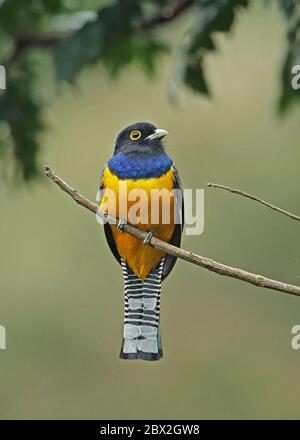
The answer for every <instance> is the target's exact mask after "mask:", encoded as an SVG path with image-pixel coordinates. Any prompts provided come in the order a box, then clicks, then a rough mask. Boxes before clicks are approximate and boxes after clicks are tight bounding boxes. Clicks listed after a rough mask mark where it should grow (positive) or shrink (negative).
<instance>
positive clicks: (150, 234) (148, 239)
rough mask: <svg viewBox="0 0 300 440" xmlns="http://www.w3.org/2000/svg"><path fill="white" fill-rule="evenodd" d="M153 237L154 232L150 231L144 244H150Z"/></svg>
mask: <svg viewBox="0 0 300 440" xmlns="http://www.w3.org/2000/svg"><path fill="white" fill-rule="evenodd" d="M153 237H154V233H153V232H152V231H149V232H148V233H147V235H146V237H145V239H144V241H143V243H144V245H145V246H146V245H147V244H150V241H151V240H152V238H153Z"/></svg>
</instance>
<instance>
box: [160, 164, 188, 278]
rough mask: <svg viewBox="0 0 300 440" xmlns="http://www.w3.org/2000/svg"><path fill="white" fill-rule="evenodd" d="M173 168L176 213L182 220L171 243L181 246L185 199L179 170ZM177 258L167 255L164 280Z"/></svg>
mask: <svg viewBox="0 0 300 440" xmlns="http://www.w3.org/2000/svg"><path fill="white" fill-rule="evenodd" d="M172 168H173V172H174V188H176V189H178V190H179V191H178V192H177V191H176V194H175V207H176V213H177V215H178V218H179V219H180V220H181V222H180V223H177V224H176V225H175V229H174V233H173V236H172V238H171V241H170V244H173V245H174V246H177V247H180V242H181V234H182V231H183V226H184V200H183V191H182V185H181V180H180V177H179V173H178V170H177V168H175V167H174V166H173V167H172ZM176 260H177V258H176V257H173V255H169V254H168V255H167V256H166V260H165V264H164V269H163V276H162V279H163V280H164V279H165V278H166V277H167V276H168V275H169V273H170V272H171V270H172V269H173V267H174V264H175V263H176Z"/></svg>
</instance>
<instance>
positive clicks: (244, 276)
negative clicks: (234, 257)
mask: <svg viewBox="0 0 300 440" xmlns="http://www.w3.org/2000/svg"><path fill="white" fill-rule="evenodd" d="M45 173H46V176H48V177H49V178H50V179H51V180H52V181H53V182H54V183H56V184H57V185H58V186H59V187H60V188H61V189H62V190H63V191H65V192H66V193H67V194H69V195H70V196H71V197H72V198H73V199H74V200H75V202H77V203H78V204H79V205H81V206H83V207H84V208H87V209H89V210H90V211H92V212H94V213H95V214H98V215H101V216H102V217H105V218H106V220H107V221H109V222H110V223H113V224H116V222H117V220H116V219H115V218H114V217H112V216H107V215H104V213H101V211H100V209H99V207H98V206H97V205H96V204H95V203H93V202H91V201H90V200H88V199H86V198H85V197H84V196H83V195H81V194H80V193H79V192H78V191H76V190H75V189H73V188H71V187H70V186H69V185H68V184H67V183H66V182H64V181H63V180H62V179H61V178H60V177H59V176H58V175H57V174H56V173H55V172H54V171H53V170H52V169H51V168H49V167H48V166H46V167H45ZM124 231H125V232H127V233H128V234H131V235H133V236H134V237H136V238H138V239H139V240H144V239H145V238H146V236H147V232H145V231H141V230H140V229H138V228H137V227H135V226H132V225H129V224H125V225H124ZM149 245H150V246H152V247H154V248H155V249H158V250H160V251H162V252H166V253H168V254H170V255H173V256H174V257H177V258H181V259H182V260H185V261H188V262H190V263H193V264H196V265H197V266H201V267H204V268H205V269H208V270H210V271H212V272H215V273H217V274H219V275H224V276H228V277H231V278H235V279H238V280H241V281H245V282H246V283H250V284H253V285H254V286H258V287H263V288H265V289H273V290H277V291H280V292H284V293H288V294H290V295H296V296H300V287H299V286H294V285H292V284H287V283H283V282H281V281H276V280H272V279H270V278H266V277H264V276H262V275H257V274H254V273H251V272H247V271H246V270H243V269H238V268H236V267H231V266H226V265H225V264H222V263H218V262H217V261H214V260H212V259H210V258H207V257H202V256H200V255H196V254H194V253H193V252H190V251H186V250H184V249H180V248H178V247H176V246H173V245H171V244H169V243H166V242H164V241H162V240H159V239H158V238H155V237H153V238H152V239H151V240H150V243H149Z"/></svg>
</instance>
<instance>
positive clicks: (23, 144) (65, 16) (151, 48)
mask: <svg viewBox="0 0 300 440" xmlns="http://www.w3.org/2000/svg"><path fill="white" fill-rule="evenodd" d="M278 2H279V4H280V7H281V9H282V11H283V15H284V17H285V18H286V21H287V23H288V50H287V54H286V59H285V62H284V66H283V70H282V94H281V98H280V109H281V111H286V110H287V109H288V108H289V106H290V104H291V103H292V102H294V101H296V99H295V98H298V96H299V95H297V94H296V93H295V92H294V91H293V90H292V89H291V87H290V73H291V66H292V65H294V64H300V42H299V38H300V37H299V33H300V11H299V5H298V2H297V1H295V0H278ZM248 3H249V0H0V39H1V46H0V64H3V65H5V67H6V69H7V72H8V82H7V89H6V91H5V92H1V91H0V129H1V126H3V123H4V124H5V126H6V127H9V130H8V131H7V132H8V133H9V145H11V146H12V148H13V152H14V157H15V162H16V164H17V165H18V169H19V171H21V175H22V177H23V178H24V179H25V180H30V179H31V178H33V177H35V176H36V175H38V172H39V171H38V170H39V165H38V160H37V158H38V152H39V149H40V142H39V139H40V135H41V133H42V131H43V130H44V128H45V127H44V124H43V119H42V110H43V107H44V106H45V104H46V102H45V100H44V99H41V96H40V93H39V91H40V89H41V88H43V87H41V84H43V79H44V77H45V75H47V79H48V75H50V74H51V73H49V72H51V68H50V69H47V74H46V73H45V66H44V64H43V57H44V56H45V54H46V53H47V54H48V57H49V58H50V61H51V64H52V66H53V69H52V70H53V72H54V73H53V75H54V77H55V81H56V82H57V83H61V82H63V81H66V82H69V83H74V82H75V81H76V79H77V77H78V75H79V74H80V73H81V72H82V70H83V69H85V68H86V67H88V66H90V65H93V64H97V63H99V62H101V63H102V64H103V66H105V68H106V69H108V71H109V73H110V76H111V77H114V76H116V75H118V74H120V73H121V72H122V71H123V70H124V69H125V68H126V67H127V66H129V65H137V66H139V67H141V68H143V69H144V70H145V71H146V72H147V73H148V74H153V73H154V72H155V69H156V65H157V63H158V61H159V59H160V56H161V55H162V54H165V53H167V52H168V51H169V50H170V49H171V47H168V46H167V45H166V43H165V42H163V41H162V38H161V36H160V34H159V32H158V29H159V28H160V27H163V26H165V25H166V24H167V23H168V22H170V21H172V20H175V19H177V17H179V16H180V15H182V14H183V13H186V12H189V22H188V29H187V32H186V35H185V38H184V41H183V44H181V45H180V48H179V50H178V51H177V54H178V55H177V57H176V63H175V66H176V68H175V72H174V77H175V79H176V80H177V82H176V84H177V85H178V84H180V83H184V84H186V85H187V86H188V87H189V88H190V89H191V90H192V91H193V92H194V93H200V94H204V95H208V94H209V86H208V83H207V79H206V76H205V69H204V60H205V57H206V54H207V53H208V52H212V51H214V50H215V49H216V45H215V41H214V40H215V38H214V36H215V33H217V32H230V31H231V29H232V26H233V25H234V23H235V21H236V18H237V14H238V12H239V10H241V9H243V8H246V7H247V6H248ZM48 71H49V72H48ZM0 139H1V133H0ZM5 142H6V143H7V139H6V141H5ZM3 148H4V143H3V141H2V144H1V143H0V153H1V149H3Z"/></svg>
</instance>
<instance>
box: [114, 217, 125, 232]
mask: <svg viewBox="0 0 300 440" xmlns="http://www.w3.org/2000/svg"><path fill="white" fill-rule="evenodd" d="M125 225H126V220H124V219H122V218H120V219H119V220H118V222H117V224H116V227H117V230H118V231H119V232H121V233H122V232H124V226H125Z"/></svg>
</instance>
